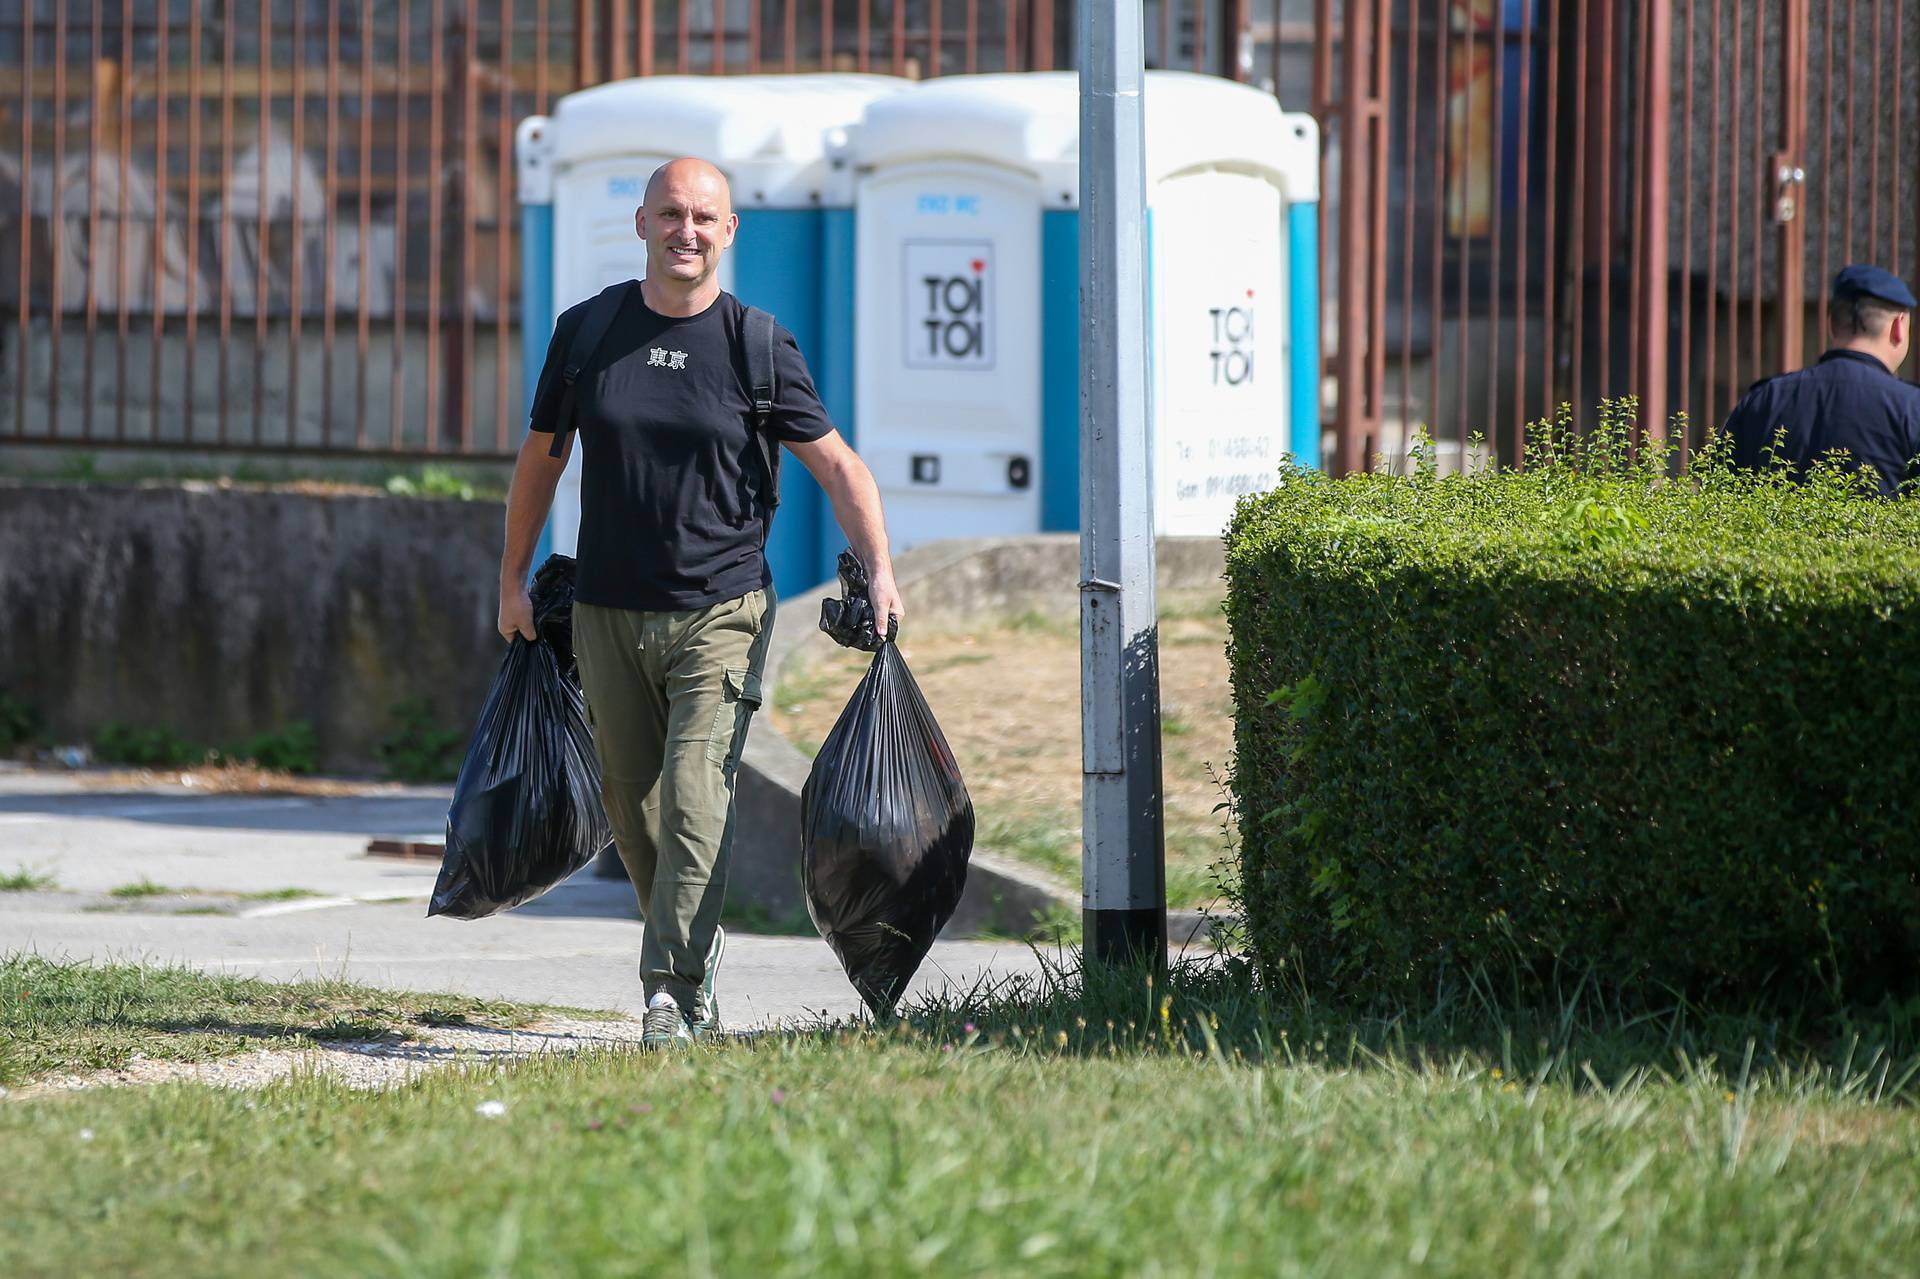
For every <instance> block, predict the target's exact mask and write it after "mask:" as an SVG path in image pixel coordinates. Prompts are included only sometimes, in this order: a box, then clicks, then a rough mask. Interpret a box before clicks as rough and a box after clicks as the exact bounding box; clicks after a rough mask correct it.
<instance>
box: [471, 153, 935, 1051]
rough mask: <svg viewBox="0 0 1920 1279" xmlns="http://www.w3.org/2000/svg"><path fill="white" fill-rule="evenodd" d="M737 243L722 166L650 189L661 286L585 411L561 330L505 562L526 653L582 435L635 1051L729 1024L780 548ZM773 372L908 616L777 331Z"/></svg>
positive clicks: (587, 658)
mask: <svg viewBox="0 0 1920 1279" xmlns="http://www.w3.org/2000/svg"><path fill="white" fill-rule="evenodd" d="M739 226H740V219H739V217H738V216H737V215H736V214H735V213H734V211H733V200H732V196H731V193H730V192H729V191H728V188H727V180H726V178H725V177H724V176H722V174H721V173H720V171H719V170H718V169H716V168H714V167H713V166H712V165H711V164H708V163H707V162H706V161H704V160H697V159H682V160H675V161H673V162H672V163H670V164H666V165H663V166H662V167H661V168H660V169H659V170H658V171H656V172H655V173H654V175H653V177H652V179H651V180H650V181H649V182H648V183H647V190H646V196H645V203H644V204H643V205H642V206H641V207H640V208H639V209H638V210H636V211H635V213H634V231H635V233H636V234H637V235H638V236H639V237H640V239H641V240H643V241H645V243H646V246H647V247H646V253H647V275H646V278H645V279H644V280H641V281H640V282H639V285H638V287H633V286H632V285H631V283H629V284H627V285H616V286H614V287H615V288H616V289H623V290H624V300H622V301H621V302H620V307H619V310H618V311H617V312H616V313H615V314H614V316H613V320H612V323H611V325H610V326H609V328H608V329H607V333H606V336H605V338H604V339H603V340H602V341H600V342H599V344H598V346H597V349H596V354H595V355H594V356H593V358H592V359H591V360H589V361H587V362H586V363H585V364H584V365H583V366H582V367H581V368H580V370H579V372H578V376H577V377H576V378H575V380H574V383H573V388H574V401H573V409H572V411H571V412H563V410H562V406H563V404H565V403H566V401H567V396H566V393H565V390H564V387H563V382H564V379H563V378H562V377H561V374H560V370H561V369H562V368H563V367H564V366H565V365H566V363H567V361H568V357H569V350H570V346H571V344H572V342H573V339H574V336H575V334H576V333H577V331H578V330H579V329H580V327H581V322H582V320H583V318H584V316H585V314H586V312H587V310H588V308H589V306H590V305H591V300H589V301H588V302H583V303H580V304H579V305H577V306H574V307H572V308H570V309H568V310H567V311H565V312H564V313H562V314H561V316H560V319H559V321H558V322H557V323H556V324H555V326H554V333H553V341H552V343H551V345H550V346H549V347H548V349H547V362H546V367H545V368H544V369H542V370H541V373H540V381H539V384H538V387H537V388H536V390H535V392H534V402H533V410H532V416H531V421H530V422H529V423H528V426H529V428H530V430H529V433H528V436H527V439H526V442H525V443H523V444H522V445H521V447H520V456H519V460H518V462H516V463H515V466H514V472H513V486H512V488H511V490H510V491H509V493H508V496H507V529H506V549H505V551H504V553H503V554H502V555H501V559H500V618H499V628H500V634H501V635H502V636H503V637H506V638H508V639H511V638H512V637H513V636H514V635H515V634H519V635H523V636H525V637H527V638H528V639H532V638H533V636H534V627H533V609H532V605H531V604H530V602H529V601H528V598H527V587H526V582H527V572H528V569H529V568H530V567H531V564H532V559H533V551H534V544H535V542H536V541H537V540H538V538H539V534H540V527H541V525H542V524H543V523H544V522H545V520H546V517H547V510H548V508H549V507H550V506H551V505H552V502H553V490H554V485H555V483H556V482H557V481H558V480H559V478H560V472H561V471H562V469H563V468H564V467H565V466H566V460H567V457H568V455H569V454H570V453H571V452H572V448H573V439H574V434H575V428H577V434H578V436H579V442H580V447H581V449H583V450H584V453H583V455H582V458H581V471H580V540H579V551H578V556H577V558H578V568H577V578H576V587H577V596H576V600H577V602H576V604H575V606H574V613H573V629H574V647H575V651H576V652H577V654H578V656H579V663H580V682H581V686H582V688H583V690H584V691H585V693H586V700H587V708H588V716H589V718H590V719H591V721H592V723H593V726H594V747H595V750H596V751H597V752H598V754H599V756H600V767H601V796H602V798H603V799H604V800H605V803H606V808H607V815H608V816H609V817H610V818H611V819H612V821H613V829H614V837H615V840H616V841H617V843H618V845H619V850H620V857H621V860H622V861H624V862H625V863H626V867H627V873H628V875H629V876H630V877H631V878H632V880H633V886H634V891H635V893H636V894H637V895H638V897H639V900H640V912H641V915H642V916H643V918H644V920H645V923H646V931H645V933H644V935H643V938H642V942H641V948H640V978H641V981H642V982H643V983H644V985H645V989H646V998H647V1011H646V1015H645V1018H644V1020H643V1024H642V1039H643V1041H644V1042H646V1043H648V1044H652V1045H655V1046H668V1045H674V1044H683V1043H687V1042H690V1041H691V1040H693V1039H696V1038H699V1037H701V1036H704V1035H707V1034H710V1033H712V1032H713V1031H714V1030H715V1029H716V1028H717V1027H718V1025H719V1004H718V1000H717V998H716V996H715V981H716V977H717V974H718V970H719V966H720V960H721V956H722V955H723V954H724V953H725V949H726V935H725V933H724V931H723V930H722V929H721V927H720V910H721V905H722V902H723V899H724V897H725V894H726V884H727V862H728V853H729V849H730V846H731V843H732V835H733V811H734V809H733V799H734V769H735V766H736V765H737V764H738V762H739V758H740V750H741V747H742V746H743V745H744V744H745V741H746V734H747V726H748V722H749V720H750V719H751V718H752V715H753V712H754V711H755V710H756V709H757V708H758V707H759V705H760V701H761V686H760V676H761V670H762V667H763V666H764V664H765V661H766V653H767V640H768V638H769V636H770V634H771V632H772V626H773V611H774V598H773V585H772V582H773V579H772V575H771V574H770V573H769V571H768V569H767V561H766V555H765V545H766V536H767V524H768V521H769V519H770V518H771V515H772V501H773V498H774V495H773V494H772V493H770V492H768V491H767V489H768V485H769V483H770V482H771V480H772V477H771V475H770V474H769V468H768V466H767V464H766V462H765V461H764V460H763V458H762V455H761V452H760V449H761V443H762V442H761V441H760V440H758V439H756V438H755V436H754V432H755V430H756V426H755V415H754V412H753V404H752V402H751V398H750V396H749V394H748V390H749V379H748V376H747V372H746V369H747V362H746V353H745V350H744V345H743V333H744V326H745V317H746V312H747V308H746V307H745V306H744V305H743V304H742V303H741V302H740V301H739V299H737V298H735V297H733V296H732V295H731V294H728V293H725V292H723V291H722V290H721V288H720V284H719V279H718V270H719V266H720V259H721V256H722V255H723V254H725V253H726V251H727V250H728V249H729V248H730V247H731V246H732V245H733V240H734V236H735V234H736V233H737V232H738V230H739ZM774 373H775V396H774V404H773V407H772V411H771V412H770V413H767V414H766V415H765V417H764V419H763V420H762V423H761V425H760V426H759V427H758V428H757V429H759V430H763V431H764V432H765V433H766V435H767V436H768V437H770V439H771V440H772V441H773V442H776V443H777V444H778V445H779V446H781V447H784V448H786V449H787V450H789V451H790V452H791V453H792V454H793V455H794V456H795V457H796V458H798V459H799V460H800V461H801V463H803V464H804V465H805V466H806V468H807V470H808V471H810V472H812V474H813V477H814V478H815V479H816V480H818V481H819V482H820V486H821V488H823V489H824V490H825V491H826V493H827V496H828V498H829V499H830V500H831V501H832V504H833V512H834V516H835V517H836V518H837V519H838V520H839V523H840V527H841V528H842V530H844V531H845V533H846V536H847V542H848V544H849V545H850V546H852V548H853V549H854V550H855V552H857V553H858V554H859V556H860V558H861V560H862V561H863V562H864V563H865V564H866V565H867V566H868V568H869V572H870V580H871V586H872V601H873V606H874V611H875V616H876V617H882V618H884V617H889V616H891V617H893V618H895V619H898V618H900V617H902V616H903V615H904V613H905V610H904V609H903V608H902V607H901V605H900V596H899V592H898V591H897V590H896V589H895V587H894V581H893V565H892V561H891V560H890V559H889V557H888V554H887V536H886V531H885V526H884V523H883V520H882V516H881V510H880V493H879V489H878V488H877V486H876V485H875V484H874V482H873V476H872V474H871V473H870V472H869V471H868V470H867V468H866V465H865V464H864V463H862V462H861V461H860V459H859V458H858V457H857V456H855V454H854V452H853V450H852V449H850V448H849V447H848V446H847V444H846V441H845V440H843V439H842V438H841V437H840V434H839V433H838V432H837V431H835V430H834V428H833V423H832V422H831V421H829V420H828V417H827V412H826V409H825V408H824V407H823V406H822V405H821V403H820V397H819V395H818V393H816V392H815V390H814V386H813V378H812V377H811V375H810V374H809V373H808V372H807V365H806V361H805V359H803V358H802V356H801V354H800V348H799V347H798V346H797V345H796V344H795V342H794V340H793V335H792V334H791V333H788V332H787V331H786V329H784V328H781V327H778V326H775V329H774ZM563 418H565V419H566V420H562V419H563ZM769 456H771V453H769Z"/></svg>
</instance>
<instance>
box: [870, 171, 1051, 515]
mask: <svg viewBox="0 0 1920 1279" xmlns="http://www.w3.org/2000/svg"><path fill="white" fill-rule="evenodd" d="M857 218H858V229H857V232H856V246H857V247H856V264H857V272H856V274H857V277H858V307H857V313H856V319H855V343H856V347H855V349H856V351H857V353H858V354H857V361H858V369H857V372H856V375H855V397H854V422H855V427H856V442H857V447H858V449H859V452H860V455H861V457H862V458H864V459H865V460H866V463H867V465H868V467H870V468H871V469H872V471H873V474H874V478H875V479H876V480H877V481H878V483H879V486H880V493H881V500H882V502H883V503H884V504H885V507H886V512H887V534H888V538H889V540H890V541H891V542H892V543H893V545H894V547H895V548H896V549H901V548H905V547H908V546H913V545H917V544H919V543H921V542H926V541H930V540H933V539H935V538H944V537H983V536H990V535H1007V534H1017V533H1033V532H1037V531H1039V528H1040V474H1039V468H1040V360H1041V351H1040V197H1039V192H1038V190H1037V188H1036V187H1035V186H1034V184H1033V182H1032V181H1031V180H1030V179H1027V178H1025V177H1022V176H1021V175H1019V174H1015V173H1011V172H1009V171H1007V170H1004V169H1000V168H996V167H994V166H990V165H980V164H968V163H964V162H941V163H927V164H916V165H904V166H899V167H894V168H888V169H882V170H880V171H877V172H875V173H873V174H870V175H868V176H867V177H865V178H863V179H862V181H861V183H860V189H859V193H858V204H857Z"/></svg>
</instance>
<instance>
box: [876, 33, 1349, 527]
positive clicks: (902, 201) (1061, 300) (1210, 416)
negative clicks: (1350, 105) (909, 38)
mask: <svg viewBox="0 0 1920 1279" xmlns="http://www.w3.org/2000/svg"><path fill="white" fill-rule="evenodd" d="M1145 113H1146V145H1145V149H1146V167H1147V173H1146V177H1147V206H1148V207H1147V217H1148V270H1149V277H1150V281H1151V285H1150V289H1151V292H1150V298H1149V305H1150V307H1151V311H1152V314H1151V316H1150V317H1149V326H1148V327H1149V333H1150V335H1151V342H1152V349H1151V351H1150V352H1148V353H1147V354H1148V355H1149V357H1150V360H1151V364H1150V368H1151V378H1150V381H1151V387H1152V394H1153V404H1154V415H1153V416H1154V427H1153V431H1154V437H1153V445H1152V453H1153V458H1154V484H1155V513H1156V521H1157V528H1158V530H1159V531H1160V532H1161V533H1166V534H1217V533H1219V532H1220V531H1221V530H1222V529H1223V528H1224V527H1225V525H1226V522H1227V519H1228V517H1229V516H1230V515H1231V513H1232V509H1233V503H1234V499H1235V498H1236V497H1238V496H1239V495H1240V494H1241V493H1245V492H1251V491H1255V490H1258V489H1264V488H1270V487H1272V485H1273V484H1274V483H1275V482H1276V480H1277V476H1278V465H1279V462H1280V459H1281V457H1282V455H1284V454H1287V453H1289V452H1291V453H1292V454H1294V455H1295V456H1296V457H1297V458H1299V459H1300V460H1302V461H1303V462H1306V463H1307V464H1310V465H1317V464H1318V462H1319V455H1320V421H1319V417H1320V415H1319V360H1320V354H1319V327H1318V325H1319V320H1318V317H1319V247H1318V240H1317V228H1318V203H1319V131H1318V126H1317V125H1316V124H1315V122H1314V120H1313V119H1312V117H1311V116H1307V115H1290V114H1284V113H1282V112H1281V110H1280V107H1279V104H1278V103H1277V102H1276V101H1275V100H1274V98H1273V97H1272V96H1271V95H1270V94H1267V93H1263V92H1261V91H1259V90H1257V89H1253V88H1249V87H1247V86H1245V85H1241V84H1236V83H1233V82H1231V81H1228V80H1222V79H1218V78H1216V77H1212V76H1202V75H1193V74H1190V73H1186V72H1174V71H1150V72H1148V73H1147V77H1146V98H1145ZM1079 143H1080V94H1079V84H1078V80H1077V78H1076V77H1075V75H1074V74H1072V73H1071V72H1032V73H1025V74H1018V73H1016V74H996V75H974V76H951V77H947V78H945V79H940V80H934V81H929V82H927V83H925V84H922V85H918V86H916V87H914V88H912V89H909V90H907V91H905V92H903V93H898V94H894V95H891V96H889V97H885V98H880V99H877V100H875V101H874V102H873V103H872V104H871V105H870V106H869V107H868V108H867V112H866V115H865V117H864V118H863V119H862V120H861V122H860V124H859V125H858V127H856V128H855V129H853V130H852V131H851V132H850V133H849V135H848V143H847V155H848V158H849V160H850V161H851V162H852V164H853V166H854V168H855V171H856V178H855V184H856V195H855V209H856V213H857V217H856V230H855V241H856V248H855V259H856V262H857V270H856V275H857V277H858V281H859V305H858V308H857V316H856V324H855V327H856V334H857V336H856V346H857V349H858V363H857V368H856V372H855V388H856V389H855V395H854V413H855V417H856V418H857V419H858V421H859V422H860V453H861V456H862V457H863V458H865V459H866V461H867V464H868V465H869V466H870V467H871V468H872V469H873V472H874V475H875V477H876V479H877V480H878V482H879V485H880V490H881V494H882V499H883V501H884V503H885V505H886V509H887V523H888V529H889V534H890V537H891V539H892V540H893V541H894V542H895V543H896V544H898V545H900V546H911V545H913V544H915V543H917V542H922V541H926V540H929V539H931V538H937V537H953V536H963V535H965V536H973V535H993V534H1012V533H1023V532H1035V531H1041V530H1045V531H1070V530H1075V529H1078V528H1079V526H1080V464H1079V458H1080V248H1079V245H1080V240H1079V196H1080V182H1079V149H1080V146H1079Z"/></svg>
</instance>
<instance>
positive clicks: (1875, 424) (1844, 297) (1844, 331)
mask: <svg viewBox="0 0 1920 1279" xmlns="http://www.w3.org/2000/svg"><path fill="white" fill-rule="evenodd" d="M1914 306H1915V303H1914V297H1913V293H1912V292H1911V291H1910V290H1909V289H1908V288H1907V286H1906V285H1905V284H1902V283H1901V282H1900V279H1899V277H1897V276H1895V275H1894V274H1893V273H1892V272H1890V271H1883V270H1881V269H1880V268H1879V267H1877V266H1861V265H1855V266H1849V267H1844V268H1842V270H1841V271H1840V274H1838V275H1836V276H1834V278H1833V305H1832V307H1831V308H1830V310H1829V320H1828V324H1829V327H1830V328H1831V329H1832V330H1833V347H1832V349H1830V350H1829V351H1828V352H1827V353H1826V354H1825V355H1823V356H1821V357H1820V361H1819V363H1817V364H1815V365H1814V366H1813V367H1812V368H1807V369H1801V370H1799V371H1798V372H1795V373H1783V374H1781V375H1780V376H1778V377H1771V378H1766V379H1764V380H1762V381H1759V382H1756V383H1754V384H1753V387H1752V388H1751V389H1750V390H1748V392H1747V394H1746V398H1744V399H1742V400H1741V401H1740V403H1739V404H1737V405H1736V406H1734V410H1733V413H1732V414H1731V415H1729V416H1728V418H1727V425H1726V430H1727V431H1729V432H1730V433H1731V434H1732V437H1733V459H1734V462H1735V464H1736V465H1739V466H1741V467H1744V468H1746V469H1749V470H1760V469H1764V468H1766V467H1767V466H1769V465H1772V464H1775V463H1776V462H1777V461H1785V462H1786V463H1788V464H1789V465H1790V466H1791V467H1792V472H1793V474H1794V476H1795V477H1796V478H1798V477H1801V476H1804V475H1805V474H1806V472H1807V468H1808V467H1809V466H1811V465H1812V464H1813V463H1815V462H1817V461H1819V460H1820V458H1822V457H1823V456H1825V455H1827V454H1829V453H1832V452H1834V451H1836V450H1845V451H1846V453H1847V455H1848V456H1849V457H1850V458H1851V459H1852V461H1853V463H1854V465H1855V467H1856V469H1861V470H1866V469H1868V468H1871V471H1870V474H1871V476H1872V477H1873V478H1874V479H1875V480H1876V481H1877V487H1878V488H1879V490H1880V492H1881V493H1882V494H1884V495H1885V496H1887V497H1895V496H1898V494H1899V488H1900V483H1901V481H1903V480H1905V479H1906V478H1907V477H1908V476H1910V475H1915V474H1920V471H1917V470H1916V468H1915V459H1916V458H1920V387H1915V386H1912V385H1910V384H1909V383H1906V382H1902V381H1901V380H1900V379H1899V378H1898V377H1896V376H1895V373H1896V371H1897V370H1898V369H1899V368H1900V365H1901V364H1902V363H1903V362H1904V361H1905V360H1906V358H1907V348H1908V346H1909V345H1910V344H1911V342H1912V339H1913V311H1914ZM1783 432H1784V434H1783ZM1776 437H1778V440H1776Z"/></svg>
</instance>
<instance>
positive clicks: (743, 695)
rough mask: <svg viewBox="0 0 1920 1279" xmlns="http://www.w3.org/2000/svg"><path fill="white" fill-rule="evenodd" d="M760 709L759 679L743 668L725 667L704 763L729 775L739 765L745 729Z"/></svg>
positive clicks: (744, 740) (745, 733)
mask: <svg viewBox="0 0 1920 1279" xmlns="http://www.w3.org/2000/svg"><path fill="white" fill-rule="evenodd" d="M759 709H760V676H759V675H757V674H756V673H754V671H753V670H751V669H750V668H748V667H745V666H729V667H727V672H726V680H725V683H724V686H723V688H722V690H721V693H720V705H719V706H718V707H716V708H715V709H714V712H713V732H712V733H711V734H710V735H709V736H708V738H707V759H708V760H709V761H710V762H712V763H715V764H719V765H720V766H722V767H723V768H725V769H726V770H727V771H728V772H729V773H731V772H732V771H733V770H734V767H735V766H736V765H737V764H739V762H740V751H741V748H742V747H744V746H745V745H746V743H747V725H748V724H749V723H751V722H752V720H753V713H754V712H755V711H757V710H759Z"/></svg>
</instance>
